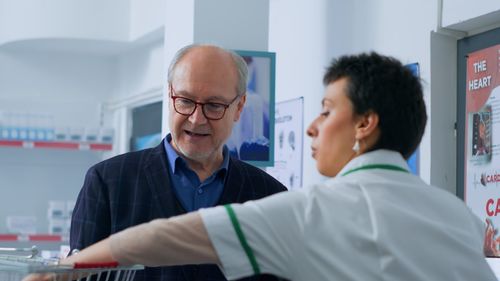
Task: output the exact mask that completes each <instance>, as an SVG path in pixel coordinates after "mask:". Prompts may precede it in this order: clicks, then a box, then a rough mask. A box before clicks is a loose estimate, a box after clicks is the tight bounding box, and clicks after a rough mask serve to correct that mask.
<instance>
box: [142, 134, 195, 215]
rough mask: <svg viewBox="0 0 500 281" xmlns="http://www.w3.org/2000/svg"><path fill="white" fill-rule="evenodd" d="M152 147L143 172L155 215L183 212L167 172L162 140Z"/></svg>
mask: <svg viewBox="0 0 500 281" xmlns="http://www.w3.org/2000/svg"><path fill="white" fill-rule="evenodd" d="M164 141H166V139H163V141H162V142H161V143H160V144H159V145H158V146H156V147H155V148H153V150H152V152H151V154H150V155H149V159H147V160H146V162H145V165H144V172H145V175H146V179H147V181H148V185H149V187H150V189H151V198H152V200H153V202H151V203H152V204H155V205H156V206H155V207H156V208H155V209H156V210H158V211H157V213H156V214H155V215H157V217H162V218H168V217H171V216H176V215H180V214H183V213H185V212H186V211H185V210H184V208H183V207H182V206H181V204H180V203H179V201H178V200H177V197H176V195H175V192H174V191H173V189H172V186H171V181H170V174H169V172H168V168H169V167H168V162H167V157H166V152H165V147H164V144H163V142H164Z"/></svg>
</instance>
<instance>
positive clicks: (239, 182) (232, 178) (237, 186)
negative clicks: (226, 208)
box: [217, 157, 246, 205]
mask: <svg viewBox="0 0 500 281" xmlns="http://www.w3.org/2000/svg"><path fill="white" fill-rule="evenodd" d="M245 185H246V182H245V177H244V176H243V173H242V170H241V168H240V166H239V163H238V161H235V160H234V159H233V158H232V157H231V158H229V169H228V174H227V178H226V182H225V183H224V190H223V191H222V195H221V198H220V199H219V203H218V204H217V205H225V204H230V203H235V202H241V201H242V198H243V194H244V193H243V189H244V188H245Z"/></svg>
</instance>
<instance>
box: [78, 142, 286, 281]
mask: <svg viewBox="0 0 500 281" xmlns="http://www.w3.org/2000/svg"><path fill="white" fill-rule="evenodd" d="M163 141H165V140H163ZM167 169H168V161H167V157H166V152H165V148H164V144H163V142H162V143H161V144H160V145H158V146H157V147H155V148H151V149H145V150H141V151H137V152H130V153H125V154H122V155H119V156H116V157H113V158H111V159H108V160H105V161H103V162H100V163H98V164H96V165H95V166H93V167H91V168H90V169H89V171H88V172H87V175H86V177H85V182H84V184H83V187H82V189H81V191H80V194H79V195H78V199H77V202H76V205H75V209H74V211H73V217H72V222H71V236H70V245H71V249H75V248H76V249H83V248H85V247H87V246H89V245H91V244H93V243H95V242H98V241H100V240H102V239H104V238H106V237H108V236H109V235H110V234H113V233H115V232H118V231H120V230H123V229H125V228H127V227H130V226H133V225H137V224H140V223H144V222H148V221H150V220H153V219H156V218H168V217H172V216H177V215H180V214H184V213H186V211H185V210H184V208H183V207H182V205H181V204H180V202H179V200H178V199H177V197H176V194H175V192H174V190H173V189H172V187H171V181H170V176H169V173H168V170H167ZM285 190H286V188H285V187H284V186H283V185H282V184H281V183H280V182H278V181H277V180H275V179H274V178H273V177H271V176H269V175H268V174H267V173H265V172H264V171H262V170H260V169H258V168H256V167H253V166H251V165H249V164H246V163H244V162H242V161H239V160H237V159H234V158H231V159H230V161H229V169H228V174H227V177H226V182H225V184H224V190H223V192H222V196H221V198H220V200H219V202H218V204H217V205H224V204H229V203H243V202H245V201H248V200H254V199H259V198H262V197H265V196H268V195H271V194H274V193H277V192H281V191H285ZM135 280H147V281H154V280H165V281H167V280H168V281H170V280H205V281H208V280H226V279H225V278H224V277H223V275H222V273H221V272H220V270H219V268H218V267H217V266H215V265H188V266H171V267H157V268H146V269H145V270H144V271H140V272H138V273H137V275H136V278H135ZM244 280H278V279H277V278H275V277H273V276H268V275H267V276H266V275H262V276H255V277H251V278H246V279H244Z"/></svg>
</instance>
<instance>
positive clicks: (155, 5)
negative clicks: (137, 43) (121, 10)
mask: <svg viewBox="0 0 500 281" xmlns="http://www.w3.org/2000/svg"><path fill="white" fill-rule="evenodd" d="M122 1H123V0H122ZM129 1H130V28H129V29H130V33H129V38H130V40H131V41H133V40H136V39H137V38H140V37H141V36H143V35H144V34H148V33H150V32H152V31H154V30H156V29H158V28H159V27H163V25H164V23H165V5H166V3H165V0H148V1H144V0H129ZM123 2H126V1H123Z"/></svg>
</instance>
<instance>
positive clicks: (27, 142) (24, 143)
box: [23, 141, 35, 148]
mask: <svg viewBox="0 0 500 281" xmlns="http://www.w3.org/2000/svg"><path fill="white" fill-rule="evenodd" d="M23 147H24V148H33V147H35V144H34V143H33V142H32V141H25V142H23Z"/></svg>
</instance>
